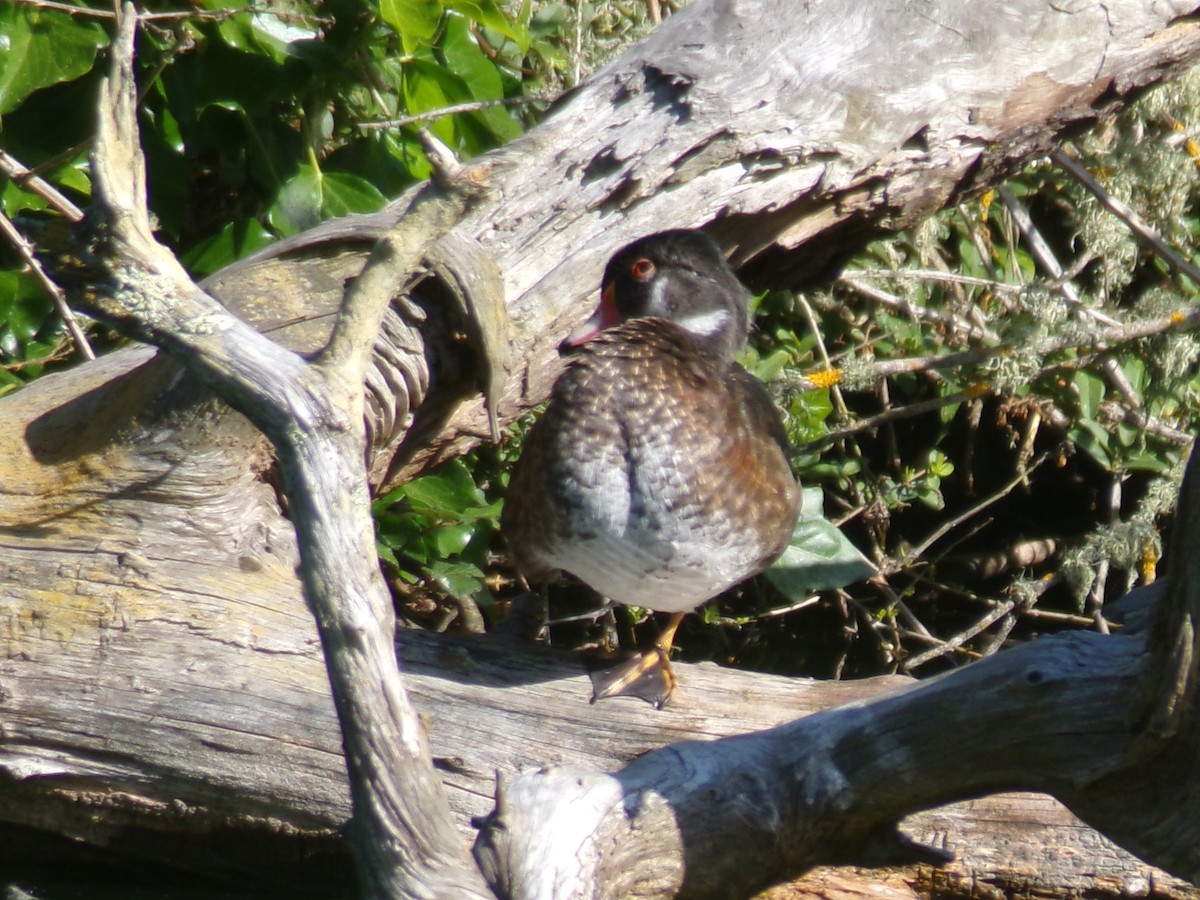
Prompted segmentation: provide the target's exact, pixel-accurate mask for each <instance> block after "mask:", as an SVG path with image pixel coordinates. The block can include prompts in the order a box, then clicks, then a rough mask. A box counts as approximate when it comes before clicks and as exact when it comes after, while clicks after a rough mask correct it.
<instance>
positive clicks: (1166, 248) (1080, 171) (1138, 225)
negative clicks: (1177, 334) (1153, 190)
mask: <svg viewBox="0 0 1200 900" xmlns="http://www.w3.org/2000/svg"><path fill="white" fill-rule="evenodd" d="M1050 158H1051V159H1052V160H1054V163H1055V165H1057V166H1059V167H1060V168H1062V169H1065V170H1066V171H1067V172H1068V173H1069V174H1070V175H1071V176H1072V177H1074V178H1075V179H1076V180H1077V181H1078V182H1079V183H1080V184H1082V185H1083V186H1084V187H1085V188H1087V189H1088V190H1089V191H1091V192H1092V194H1093V195H1094V196H1095V198H1096V199H1097V200H1099V201H1100V205H1101V206H1103V207H1104V208H1105V209H1107V210H1108V211H1109V212H1110V213H1112V214H1113V215H1114V216H1116V217H1117V218H1118V219H1120V220H1121V221H1122V222H1124V223H1125V224H1126V225H1127V226H1128V227H1129V230H1130V231H1132V232H1133V234H1134V236H1135V237H1137V238H1138V239H1139V240H1141V241H1142V243H1144V244H1146V245H1147V246H1148V247H1150V248H1151V249H1152V250H1154V252H1155V253H1157V254H1158V255H1159V256H1161V257H1162V258H1163V260H1164V261H1165V262H1166V263H1167V265H1169V266H1170V267H1171V268H1173V269H1174V270H1175V271H1176V272H1179V273H1181V274H1183V275H1186V276H1187V277H1188V278H1190V279H1191V280H1192V281H1194V282H1195V283H1196V284H1200V269H1198V268H1196V266H1194V265H1193V264H1192V263H1190V262H1188V261H1187V260H1186V259H1184V258H1183V257H1182V256H1180V255H1179V254H1178V253H1176V252H1175V249H1174V248H1173V247H1171V245H1170V244H1168V243H1167V242H1166V241H1165V240H1164V239H1163V237H1162V235H1160V234H1159V233H1158V232H1157V231H1155V230H1154V229H1153V228H1151V227H1150V226H1149V225H1147V224H1146V223H1145V222H1144V221H1142V218H1141V217H1140V216H1139V215H1138V214H1137V213H1135V212H1134V211H1133V210H1132V209H1130V208H1129V207H1128V206H1126V205H1125V204H1124V203H1122V202H1121V201H1120V200H1118V199H1117V198H1116V197H1114V196H1113V195H1112V194H1110V193H1109V192H1108V191H1107V190H1105V189H1104V186H1103V185H1101V184H1100V182H1099V181H1097V180H1096V179H1095V178H1093V177H1092V174H1091V173H1090V172H1089V171H1088V170H1087V169H1086V168H1085V167H1084V166H1083V164H1082V163H1080V162H1079V161H1078V160H1076V159H1074V158H1072V157H1071V156H1070V155H1068V154H1067V153H1066V151H1064V150H1055V151H1054V152H1053V153H1051V154H1050Z"/></svg>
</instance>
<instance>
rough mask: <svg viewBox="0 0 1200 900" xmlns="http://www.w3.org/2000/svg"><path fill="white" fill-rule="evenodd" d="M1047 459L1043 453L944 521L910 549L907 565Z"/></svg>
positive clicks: (1012, 487)
mask: <svg viewBox="0 0 1200 900" xmlns="http://www.w3.org/2000/svg"><path fill="white" fill-rule="evenodd" d="M1045 461H1046V454H1044V453H1043V454H1042V455H1041V456H1039V457H1038V458H1037V459H1036V460H1034V463H1033V465H1032V466H1030V467H1029V468H1028V470H1027V471H1025V472H1018V473H1017V474H1016V475H1014V476H1013V477H1012V478H1010V479H1009V480H1008V481H1007V482H1005V483H1004V484H1003V485H1002V486H1001V487H1000V488H999V489H998V490H996V491H994V492H993V493H991V494H989V495H988V496H986V497H984V498H983V499H982V500H980V501H979V502H978V503H976V504H975V505H974V506H972V507H970V508H969V509H967V510H965V511H964V512H962V513H960V514H959V515H957V516H955V517H954V518H952V519H949V520H947V521H946V522H943V523H942V524H941V525H939V526H938V527H937V528H935V529H934V530H933V531H932V532H930V534H929V536H928V537H926V538H925V540H923V541H921V543H919V544H917V545H916V546H915V547H913V548H912V550H910V551H909V553H908V554H907V557H908V558H907V560H906V562H905V564H906V565H907V564H908V563H909V562H911V561H912V560H914V559H919V558H920V557H922V556H924V555H925V551H926V550H928V549H929V548H930V547H931V546H932V545H934V544H936V543H937V542H938V541H939V540H941V539H942V538H943V537H945V536H946V535H947V534H948V533H949V532H951V531H953V530H954V529H955V528H957V527H958V526H959V525H961V524H962V523H963V522H965V521H967V519H970V518H973V517H974V516H976V515H978V514H979V513H981V512H983V511H984V510H985V509H987V508H988V507H989V506H991V505H992V504H993V503H998V502H999V501H1001V500H1003V499H1004V498H1005V497H1007V496H1008V495H1009V494H1011V493H1012V492H1013V489H1014V488H1016V487H1017V485H1019V484H1021V483H1022V482H1023V481H1024V480H1025V476H1026V475H1027V474H1028V472H1032V471H1033V470H1034V469H1036V468H1037V467H1038V466H1040V465H1041V464H1042V463H1043V462H1045Z"/></svg>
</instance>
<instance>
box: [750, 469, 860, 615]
mask: <svg viewBox="0 0 1200 900" xmlns="http://www.w3.org/2000/svg"><path fill="white" fill-rule="evenodd" d="M824 508H825V492H824V491H822V490H821V489H820V488H819V487H808V488H804V501H803V505H802V506H801V510H800V520H799V521H798V522H796V529H795V531H794V532H793V533H792V540H791V542H790V543H789V544H788V548H787V549H786V550H784V551H783V556H781V557H780V558H779V560H778V561H777V562H776V563H775V564H774V565H773V566H771V568H769V569H767V572H766V575H767V579H768V580H769V581H770V582H771V584H772V585H773V586H774V587H775V589H776V590H777V591H779V592H780V593H781V594H783V596H784V597H786V598H788V599H789V600H792V601H798V600H802V599H804V597H805V596H806V595H807V594H809V593H811V592H812V591H819V590H824V589H828V588H840V587H844V586H845V585H848V584H853V583H854V582H856V581H862V580H863V579H864V578H870V577H871V576H872V575H873V574H874V573H875V567H874V566H873V565H871V563H869V562H868V561H867V560H866V558H865V557H864V556H863V555H862V553H860V552H859V550H858V548H856V547H855V546H854V545H853V544H852V543H850V541H848V540H847V539H846V537H845V535H843V534H842V533H841V532H840V531H838V529H837V528H836V527H835V526H834V525H833V524H832V523H831V522H829V520H827V519H826V518H825V517H824V515H823V513H822V511H823V510H824Z"/></svg>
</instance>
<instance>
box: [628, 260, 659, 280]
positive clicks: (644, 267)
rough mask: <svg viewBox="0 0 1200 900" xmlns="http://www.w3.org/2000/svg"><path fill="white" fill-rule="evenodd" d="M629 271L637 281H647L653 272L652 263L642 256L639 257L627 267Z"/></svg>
mask: <svg viewBox="0 0 1200 900" xmlns="http://www.w3.org/2000/svg"><path fill="white" fill-rule="evenodd" d="M629 273H630V274H631V275H632V276H633V277H634V278H636V279H637V280H638V281H648V280H649V279H650V276H652V275H653V274H654V263H652V262H651V261H650V260H648V259H646V257H644V256H643V257H642V258H641V259H638V260H635V261H634V263H633V265H632V266H630V267H629Z"/></svg>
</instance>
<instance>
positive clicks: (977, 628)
mask: <svg viewBox="0 0 1200 900" xmlns="http://www.w3.org/2000/svg"><path fill="white" fill-rule="evenodd" d="M1016 606H1017V604H1016V602H1015V601H1013V600H1006V601H1004V602H1003V603H1001V604H1000V605H999V606H998V607H996V609H994V610H992V611H991V612H989V613H988V614H987V615H985V616H984V617H983V618H981V619H980V620H979V621H977V622H976V623H975V624H974V625H972V626H971V627H969V628H966V629H964V630H962V631H960V632H959V633H958V634H956V635H954V636H953V637H950V638H947V639H946V640H945V641H943V642H942V645H941V646H940V647H934V648H933V649H931V650H926V651H925V652H924V653H918V654H917V655H916V656H910V657H909V658H908V659H906V660H904V663H903V668H904V671H905V672H911V671H913V670H914V669H918V668H920V667H921V666H923V665H925V664H926V663H928V662H932V661H933V660H935V659H938V658H940V657H942V656H945V655H946V654H948V653H953V652H954V651H955V650H957V649H958V648H959V647H961V646H962V645H963V644H965V643H966V642H967V641H969V640H971V638H973V637H975V636H976V635H978V634H980V633H981V632H983V631H986V630H987V629H988V628H990V627H991V626H992V625H994V624H995V623H996V622H998V621H999V620H1000V619H1003V618H1004V617H1005V616H1007V615H1008V614H1009V613H1011V612H1012V611H1013V610H1014V609H1016Z"/></svg>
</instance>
